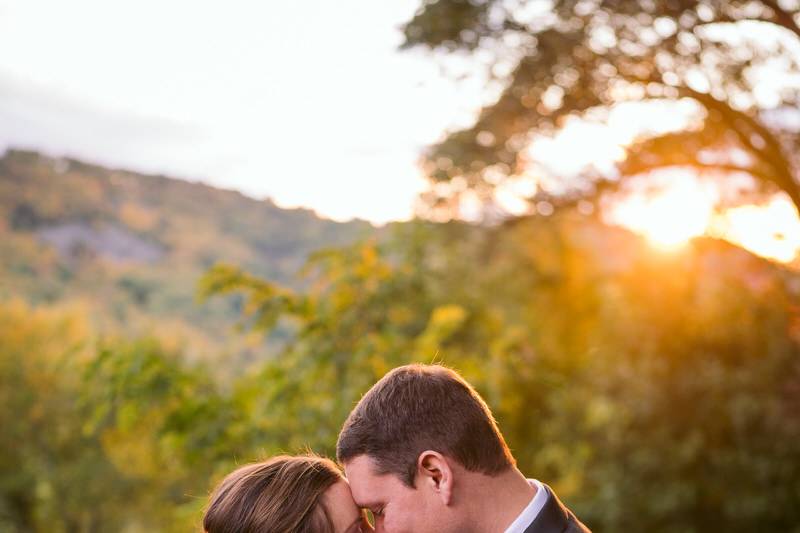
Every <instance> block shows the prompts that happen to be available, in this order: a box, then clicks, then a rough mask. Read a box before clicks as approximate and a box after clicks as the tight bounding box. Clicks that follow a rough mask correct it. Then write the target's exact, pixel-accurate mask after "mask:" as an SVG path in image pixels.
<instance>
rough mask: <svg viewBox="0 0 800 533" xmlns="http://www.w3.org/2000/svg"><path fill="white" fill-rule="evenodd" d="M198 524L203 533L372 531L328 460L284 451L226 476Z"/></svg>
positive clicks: (345, 481)
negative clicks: (288, 454)
mask: <svg viewBox="0 0 800 533" xmlns="http://www.w3.org/2000/svg"><path fill="white" fill-rule="evenodd" d="M203 528H204V529H205V531H206V533H363V532H366V531H372V528H371V527H370V525H369V522H367V520H366V517H365V514H364V513H363V512H362V511H361V510H360V509H359V508H358V507H356V504H355V502H354V501H353V497H352V496H351V495H350V486H349V485H348V484H347V480H345V479H344V477H343V476H342V474H341V473H340V471H339V469H338V468H337V467H336V465H335V464H334V463H333V462H332V461H330V460H329V459H323V458H321V457H314V456H297V457H291V456H287V455H281V456H277V457H273V458H272V459H270V460H268V461H265V462H262V463H255V464H250V465H247V466H243V467H241V468H239V469H237V470H235V471H233V472H232V473H230V474H228V476H227V477H226V478H225V479H223V480H222V483H220V484H219V486H218V487H217V488H216V490H214V493H213V494H212V495H211V501H210V503H209V505H208V508H207V509H206V514H205V516H204V517H203Z"/></svg>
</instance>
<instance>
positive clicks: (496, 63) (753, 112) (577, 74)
mask: <svg viewBox="0 0 800 533" xmlns="http://www.w3.org/2000/svg"><path fill="white" fill-rule="evenodd" d="M799 18H800V3H798V2H797V1H795V0H786V1H775V0H699V1H698V0H691V1H690V0H666V1H653V0H629V1H627V0H626V1H619V0H553V1H549V0H424V1H423V2H421V6H420V7H419V9H418V11H417V12H416V14H415V15H414V16H413V17H412V18H411V19H410V20H408V21H407V22H406V24H405V26H404V32H405V43H404V45H403V46H404V47H406V48H411V47H423V48H426V49H428V50H434V51H436V52H441V53H443V54H447V55H451V56H456V57H461V58H462V59H463V56H465V55H466V56H468V57H470V58H472V59H474V60H475V64H477V65H478V66H479V67H480V68H484V69H485V70H486V72H487V73H488V77H489V79H490V80H492V81H494V82H496V83H495V87H496V88H499V90H498V91H497V92H498V96H497V98H496V99H493V100H491V101H490V102H489V103H487V104H486V105H485V106H484V107H483V109H482V110H481V113H480V115H479V116H478V117H477V119H476V121H475V122H474V124H473V125H472V126H470V127H467V128H465V129H462V130H458V131H452V132H450V133H449V134H448V135H447V136H446V137H445V138H444V140H442V141H441V142H439V143H438V144H436V145H434V146H432V147H431V148H430V149H429V150H428V152H427V154H426V156H425V165H426V167H427V175H428V176H429V178H430V179H431V181H432V183H433V184H434V187H432V188H431V190H430V191H429V193H428V194H427V200H428V202H427V204H428V207H430V208H431V212H432V213H437V211H438V210H440V209H442V210H444V211H445V212H448V211H452V210H453V208H454V206H457V205H458V203H459V202H460V199H461V196H462V195H463V194H464V193H465V192H469V193H471V194H474V193H477V196H478V198H480V199H481V200H483V201H484V202H486V203H487V204H489V205H491V204H492V203H493V200H494V196H493V193H494V191H495V189H496V188H498V187H500V188H502V187H503V186H504V185H505V184H506V182H509V181H513V179H514V178H516V177H518V176H528V177H530V176H531V175H533V176H534V177H535V179H536V181H537V183H538V185H539V189H538V190H537V191H536V192H535V193H532V196H529V197H528V199H529V200H531V201H538V200H549V201H551V202H554V203H567V204H571V203H574V202H576V201H578V200H580V199H584V198H589V199H592V200H593V199H596V197H597V195H598V194H600V193H602V192H604V191H607V190H609V189H612V190H613V189H615V188H617V187H618V186H619V185H620V180H618V179H617V178H618V176H617V175H619V176H622V177H627V176H634V175H639V174H646V173H649V172H651V171H654V170H658V169H662V168H665V167H675V166H680V167H688V168H690V169H691V170H692V171H693V172H696V173H708V174H712V175H718V176H723V177H726V176H730V175H732V174H741V173H743V172H744V173H746V174H749V175H750V176H752V177H753V178H755V180H754V185H756V186H757V190H758V191H761V192H774V191H776V190H779V191H784V192H785V193H787V194H788V196H789V197H790V198H791V199H792V200H793V201H794V203H795V205H797V206H800V187H799V186H798V182H797V163H798V161H797V160H796V153H797V152H798V147H800V130H798V129H797V127H796V118H797V116H796V112H797V108H798V104H800V92H799V91H798V89H800V88H799V87H798V85H797V83H796V79H795V78H796V77H797V74H798V73H799V72H800V64H799V63H798V55H797V45H798V43H800V25H798V19H799ZM445 64H446V63H445ZM492 94H494V93H492ZM679 99H691V100H692V101H694V103H695V104H696V105H697V106H698V108H699V110H698V112H697V114H696V115H697V116H696V117H695V120H689V121H688V122H687V124H686V128H685V129H682V130H679V131H677V132H670V133H666V134H655V133H653V132H647V131H644V132H642V135H643V137H641V138H639V139H636V142H635V143H634V145H633V146H632V147H630V149H629V150H627V153H626V155H625V158H624V159H623V161H622V162H621V163H620V164H619V167H618V172H616V173H612V174H608V173H607V172H601V171H599V170H598V169H596V168H594V167H592V166H591V165H590V168H587V169H585V170H584V171H583V172H582V173H581V174H580V175H578V176H573V177H569V178H568V177H566V176H563V175H552V174H553V173H552V172H551V171H549V170H548V169H547V167H546V166H543V165H541V164H538V162H537V161H532V160H531V157H530V154H528V153H527V152H526V150H527V148H528V146H529V145H530V142H531V140H532V138H534V137H535V136H540V135H550V134H552V133H554V132H555V131H557V130H558V129H559V128H561V127H563V126H564V124H565V123H566V121H567V119H569V118H571V117H578V116H581V117H588V116H590V114H591V113H594V114H593V115H592V116H594V117H595V118H597V117H598V116H603V112H604V111H607V110H608V109H610V108H612V107H613V106H614V105H616V104H619V103H621V102H631V101H640V102H675V101H677V100H679ZM776 111H777V113H775V112H776ZM787 116H788V118H787ZM582 148H583V147H581V146H575V150H576V151H578V150H581V149H582ZM725 183H726V186H728V185H729V187H728V188H730V189H731V190H733V189H736V188H737V187H736V182H734V181H729V182H725Z"/></svg>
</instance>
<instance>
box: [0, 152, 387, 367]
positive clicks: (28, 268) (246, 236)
mask: <svg viewBox="0 0 800 533" xmlns="http://www.w3.org/2000/svg"><path fill="white" fill-rule="evenodd" d="M373 233H374V229H373V228H372V226H370V225H369V224H368V223H366V222H359V221H355V222H350V223H336V222H332V221H329V220H323V219H320V218H318V217H317V216H316V215H314V214H313V213H312V212H311V211H308V210H303V209H292V210H289V209H280V208H278V207H276V206H275V205H273V204H272V203H271V202H270V201H268V200H266V201H257V200H254V199H251V198H247V197H245V196H243V195H241V194H239V193H237V192H231V191H223V190H219V189H214V188H212V187H209V186H206V185H202V184H196V183H189V182H184V181H179V180H174V179H168V178H165V177H161V176H146V175H140V174H135V173H132V172H127V171H123V170H112V169H107V168H103V167H100V166H94V165H89V164H86V163H82V162H80V161H75V160H71V159H54V158H48V157H46V156H43V155H41V154H38V153H35V152H25V151H19V150H9V151H8V152H7V153H6V154H5V155H4V156H3V157H2V158H0V299H4V298H8V297H10V296H18V297H23V298H24V299H25V300H27V301H28V302H30V303H32V304H63V303H66V302H80V303H81V304H82V305H84V306H85V307H86V309H85V312H87V313H88V314H89V315H90V316H91V323H92V326H93V327H94V328H96V329H98V330H101V331H105V332H120V331H124V332H126V333H128V334H132V335H145V336H146V335H156V336H162V337H168V338H169V339H170V342H171V343H173V344H176V345H180V347H181V348H182V349H183V350H185V351H186V352H188V355H189V356H190V357H214V356H216V355H217V354H218V353H219V352H228V353H229V354H231V355H232V356H235V357H238V358H239V359H241V363H242V364H246V363H247V362H248V361H250V360H253V359H256V360H257V359H262V358H263V357H264V356H265V351H266V350H265V347H264V344H265V343H264V342H263V340H259V342H258V343H253V342H252V340H251V339H244V338H242V337H241V336H235V335H231V334H230V333H231V330H230V325H231V324H232V323H234V322H235V320H236V317H237V316H238V313H239V309H238V306H237V304H236V302H235V301H234V302H222V301H218V302H211V303H210V304H209V305H205V306H198V305H197V302H196V300H195V297H194V293H195V287H196V283H197V280H198V279H199V278H200V276H201V275H202V274H203V273H204V272H205V271H206V270H207V269H208V268H209V267H210V266H211V265H213V264H214V263H215V262H217V261H220V260H222V259H225V260H227V261H232V262H235V263H237V264H239V265H242V266H243V267H245V268H247V269H248V271H250V272H253V273H254V274H257V275H260V276H265V277H268V278H269V279H273V280H276V281H279V282H281V283H284V284H288V285H290V286H295V287H297V286H299V285H298V284H299V282H298V280H297V278H296V277H295V273H296V272H297V270H298V269H299V268H301V267H302V265H303V264H304V262H305V260H306V258H307V257H308V255H309V254H310V253H311V252H312V251H314V250H316V249H318V248H320V247H322V246H335V245H340V244H346V243H350V242H352V241H354V240H355V239H356V238H358V237H361V236H363V235H365V234H370V235H371V234H373ZM274 337H280V335H274Z"/></svg>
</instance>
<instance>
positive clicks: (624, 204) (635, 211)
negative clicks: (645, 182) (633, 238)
mask: <svg viewBox="0 0 800 533" xmlns="http://www.w3.org/2000/svg"><path fill="white" fill-rule="evenodd" d="M714 200H715V199H714V196H713V194H711V192H710V191H709V190H707V189H705V188H703V187H701V186H700V185H699V184H698V183H697V182H696V181H693V180H691V179H690V178H688V177H685V176H684V177H682V178H681V177H678V176H676V177H675V179H674V180H673V181H672V182H671V183H670V184H669V185H666V186H664V187H660V188H659V189H657V190H655V191H646V192H645V191H642V192H634V193H631V194H630V195H628V196H627V197H625V198H624V199H622V200H620V201H618V202H617V203H615V204H613V205H612V206H611V209H610V211H609V214H608V217H607V218H608V221H609V222H611V223H612V224H616V225H619V226H623V227H625V228H628V229H630V230H631V231H634V232H635V233H638V234H640V235H642V236H644V237H645V238H646V239H647V240H648V242H650V243H651V244H652V245H653V246H654V247H656V248H659V249H663V250H675V249H677V248H680V247H682V246H683V245H685V244H686V243H687V242H689V241H690V240H691V239H692V238H694V237H698V236H700V235H703V234H704V233H705V232H706V231H707V229H708V228H709V226H710V224H711V221H712V218H713V214H714Z"/></svg>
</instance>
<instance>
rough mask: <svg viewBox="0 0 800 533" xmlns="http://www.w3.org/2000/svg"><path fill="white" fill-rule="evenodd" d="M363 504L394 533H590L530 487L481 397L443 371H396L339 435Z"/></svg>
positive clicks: (538, 487) (547, 492)
mask: <svg viewBox="0 0 800 533" xmlns="http://www.w3.org/2000/svg"><path fill="white" fill-rule="evenodd" d="M336 453H337V456H338V458H339V461H340V462H341V463H342V464H343V465H344V468H345V473H346V475H347V478H348V480H349V481H350V487H351V490H352V492H353V499H354V500H355V502H356V504H357V505H359V506H360V507H363V508H366V509H369V510H370V511H371V512H372V514H373V515H374V517H375V526H376V530H377V531H378V532H386V533H407V532H409V533H410V532H413V533H425V532H429V531H430V532H437V533H443V532H450V531H453V532H459V533H472V532H474V533H589V530H588V529H587V528H586V526H584V525H583V524H582V523H581V522H580V521H579V520H578V519H577V518H576V517H575V516H574V515H573V514H572V513H571V512H570V511H569V510H568V509H567V508H566V507H564V505H563V504H562V503H561V502H560V501H559V500H558V498H557V497H556V495H555V494H554V493H553V491H552V490H551V489H550V488H549V487H547V486H546V485H544V484H543V483H541V482H539V481H537V480H529V479H526V478H525V476H523V475H522V473H521V472H520V471H519V470H518V469H517V467H516V462H515V461H514V458H513V457H512V456H511V452H510V451H509V449H508V446H507V445H506V443H505V440H504V439H503V436H502V435H501V434H500V430H499V429H498V428H497V424H496V423H495V421H494V418H493V416H492V413H491V411H490V410H489V408H488V407H487V405H486V403H485V402H484V401H483V399H481V397H480V396H479V395H478V393H477V392H476V391H475V389H473V388H472V387H471V386H470V385H469V384H468V383H467V382H466V381H464V379H463V378H462V377H461V376H459V375H458V374H457V373H456V372H454V371H452V370H449V369H447V368H444V367H442V366H437V365H408V366H403V367H399V368H396V369H394V370H392V371H391V372H389V373H388V374H386V375H385V376H384V377H383V378H382V379H381V380H380V381H378V382H377V383H376V384H375V385H374V386H373V387H372V388H371V389H370V390H369V391H368V392H367V393H366V394H365V395H364V397H363V398H362V399H361V401H360V402H359V403H358V405H356V407H355V409H353V412H352V413H350V416H349V417H348V418H347V421H346V422H345V424H344V427H343V428H342V431H341V433H340V435H339V442H338V443H337V446H336Z"/></svg>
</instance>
